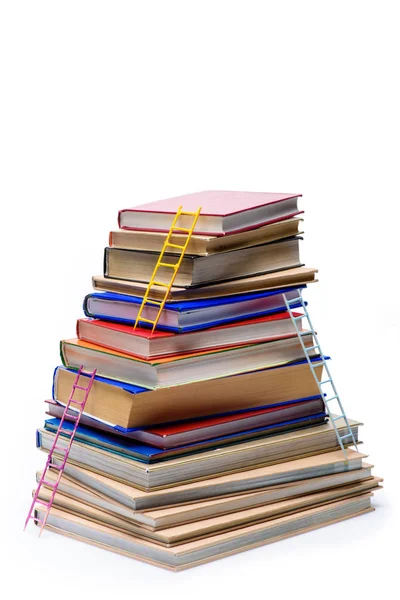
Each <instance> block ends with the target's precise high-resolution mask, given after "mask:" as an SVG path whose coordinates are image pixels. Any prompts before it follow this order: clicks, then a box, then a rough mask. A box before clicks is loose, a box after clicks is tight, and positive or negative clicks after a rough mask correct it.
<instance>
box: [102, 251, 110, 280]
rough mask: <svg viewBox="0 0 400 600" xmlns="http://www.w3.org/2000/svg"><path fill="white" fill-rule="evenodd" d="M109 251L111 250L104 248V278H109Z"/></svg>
mask: <svg viewBox="0 0 400 600" xmlns="http://www.w3.org/2000/svg"><path fill="white" fill-rule="evenodd" d="M108 251H109V248H104V260H103V274H104V277H108V273H107V271H108Z"/></svg>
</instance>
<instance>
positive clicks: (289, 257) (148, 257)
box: [104, 238, 301, 291]
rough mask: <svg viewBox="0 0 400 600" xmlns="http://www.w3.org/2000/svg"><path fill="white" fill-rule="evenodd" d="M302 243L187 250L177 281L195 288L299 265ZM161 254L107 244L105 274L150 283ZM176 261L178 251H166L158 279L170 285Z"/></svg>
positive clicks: (281, 242) (187, 286)
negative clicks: (205, 252) (209, 251)
mask: <svg viewBox="0 0 400 600" xmlns="http://www.w3.org/2000/svg"><path fill="white" fill-rule="evenodd" d="M299 244H300V239H299V238H288V239H285V240H280V241H278V242H270V243H268V244H263V245H262V246H251V247H250V248H239V249H238V250H229V251H228V252H218V253H217V254H209V255H208V256H195V255H190V254H187V253H185V255H184V256H183V258H182V260H181V262H180V265H179V269H178V270H176V271H175V282H174V284H175V285H176V286H177V287H185V288H192V287H198V286H204V285H210V284H213V283H219V282H224V281H231V280H234V279H243V278H248V277H254V276H257V275H260V274H264V273H274V272H276V271H279V270H282V269H293V268H296V267H300V266H301V261H300V256H299V251H300V250H299ZM159 257H160V254H159V253H158V252H149V251H147V250H146V251H145V250H126V249H122V248H109V247H107V248H106V249H105V251H104V276H105V277H111V278H115V279H125V280H128V281H138V282H144V283H148V282H149V281H150V279H151V277H152V274H153V273H154V269H155V268H156V266H157V264H158V259H159ZM177 263H178V258H177V255H176V254H172V253H170V252H168V251H166V252H164V254H163V259H162V263H159V266H158V268H157V281H160V282H161V283H167V284H168V283H169V282H170V280H171V276H172V273H173V272H174V268H175V266H176V265H177ZM164 291H165V290H164Z"/></svg>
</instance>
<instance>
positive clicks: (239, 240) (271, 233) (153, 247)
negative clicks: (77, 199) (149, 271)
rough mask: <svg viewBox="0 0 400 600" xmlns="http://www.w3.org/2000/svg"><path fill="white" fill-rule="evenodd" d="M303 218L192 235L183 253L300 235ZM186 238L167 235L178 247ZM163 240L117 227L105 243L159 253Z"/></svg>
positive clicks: (204, 252) (161, 236) (200, 253)
mask: <svg viewBox="0 0 400 600" xmlns="http://www.w3.org/2000/svg"><path fill="white" fill-rule="evenodd" d="M302 221H303V219H299V218H296V217H294V218H292V219H285V220H284V221H279V222H277V223H271V224H270V225H265V226H264V227H259V228H257V229H251V230H249V231H243V232H242V233H233V234H230V235H225V236H223V237H215V236H205V235H192V237H191V238H190V240H189V244H188V246H187V249H186V252H187V253H188V254H196V255H197V256H208V255H209V254H215V253H216V252H224V251H226V250H233V249H237V248H247V247H249V246H257V245H259V244H266V243H268V242H275V241H277V240H281V239H285V238H290V237H295V236H297V235H301V234H302V233H303V231H302V230H301V229H300V228H301V226H302ZM186 239H187V237H186V236H185V235H183V234H180V233H179V232H177V233H176V234H174V235H173V236H172V238H171V242H172V243H173V244H177V245H178V246H181V245H182V243H185V242H186ZM164 242H165V233H158V232H155V231H137V230H127V229H118V230H117V231H111V232H110V236H109V246H111V247H112V248H126V249H130V250H148V251H151V252H161V250H162V248H163V245H164ZM169 250H170V251H171V252H172V253H175V254H176V253H178V254H179V253H180V250H179V249H174V248H173V247H170V248H169Z"/></svg>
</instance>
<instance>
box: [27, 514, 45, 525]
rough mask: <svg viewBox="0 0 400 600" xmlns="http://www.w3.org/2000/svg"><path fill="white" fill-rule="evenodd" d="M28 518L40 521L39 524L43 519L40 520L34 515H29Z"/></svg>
mask: <svg viewBox="0 0 400 600" xmlns="http://www.w3.org/2000/svg"><path fill="white" fill-rule="evenodd" d="M29 518H30V519H33V520H34V521H35V522H36V523H40V524H41V525H42V524H43V521H41V520H40V519H38V518H37V517H35V515H31V516H30V517H29Z"/></svg>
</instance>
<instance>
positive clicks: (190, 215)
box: [179, 211, 198, 217]
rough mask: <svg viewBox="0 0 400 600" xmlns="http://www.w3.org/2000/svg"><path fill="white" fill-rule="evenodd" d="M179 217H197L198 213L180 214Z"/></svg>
mask: <svg viewBox="0 0 400 600" xmlns="http://www.w3.org/2000/svg"><path fill="white" fill-rule="evenodd" d="M179 214H180V215H186V216H187V217H197V215H198V213H195V212H183V211H182V212H180V213H179Z"/></svg>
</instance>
